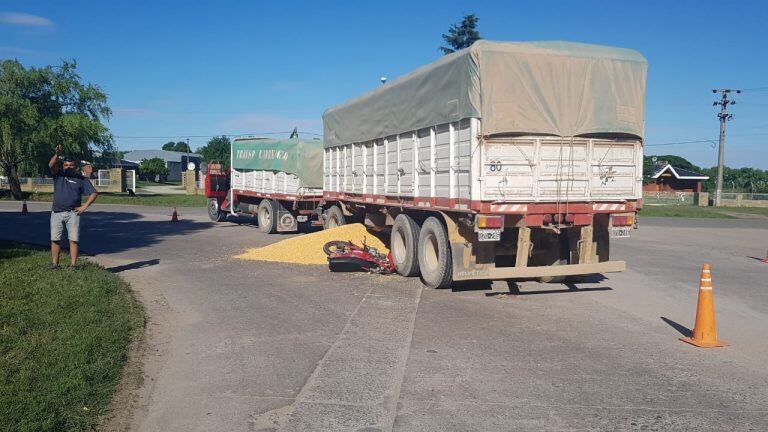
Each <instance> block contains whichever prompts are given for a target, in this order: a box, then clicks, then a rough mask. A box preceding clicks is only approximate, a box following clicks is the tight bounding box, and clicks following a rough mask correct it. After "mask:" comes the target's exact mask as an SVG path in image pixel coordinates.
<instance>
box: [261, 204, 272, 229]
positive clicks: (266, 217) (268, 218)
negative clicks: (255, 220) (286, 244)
mask: <svg viewBox="0 0 768 432" xmlns="http://www.w3.org/2000/svg"><path fill="white" fill-rule="evenodd" d="M259 220H260V221H261V222H262V223H263V224H264V226H265V227H267V226H269V225H270V223H271V222H272V215H271V214H270V212H269V209H268V208H267V207H266V206H265V207H262V208H261V211H260V212H259Z"/></svg>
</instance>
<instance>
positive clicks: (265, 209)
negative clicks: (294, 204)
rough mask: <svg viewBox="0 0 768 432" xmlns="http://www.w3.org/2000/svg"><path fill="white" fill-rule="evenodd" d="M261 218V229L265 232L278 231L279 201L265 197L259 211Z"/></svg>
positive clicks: (258, 216)
mask: <svg viewBox="0 0 768 432" xmlns="http://www.w3.org/2000/svg"><path fill="white" fill-rule="evenodd" d="M257 218H258V220H259V229H260V230H261V232H263V233H265V234H274V233H276V232H277V202H275V201H272V200H270V199H263V200H261V202H260V203H259V209H258V212H257Z"/></svg>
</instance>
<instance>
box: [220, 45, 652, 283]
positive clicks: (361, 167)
mask: <svg viewBox="0 0 768 432" xmlns="http://www.w3.org/2000/svg"><path fill="white" fill-rule="evenodd" d="M646 72H647V63H646V61H645V59H644V58H643V57H642V56H641V55H640V54H639V53H637V52H635V51H632V50H628V49H621V48H613V47H604V46H596V45H586V44H578V43H569V42H527V43H513V42H491V41H479V42H476V43H475V44H473V45H472V46H471V47H470V48H467V49H464V50H461V51H458V52H456V53H453V54H449V55H447V56H445V57H443V58H441V59H440V60H438V61H436V62H434V63H432V64H429V65H426V66H424V67H421V68H419V69H417V70H415V71H414V72H412V73H410V74H408V75H406V76H404V77H401V78H399V79H397V80H395V81H393V82H391V83H387V84H385V85H382V86H381V87H379V88H377V89H376V90H374V91H371V92H369V93H367V94H364V95H362V96H360V97H358V98H356V99H353V100H350V101H348V102H345V103H343V104H341V105H339V106H336V107H333V108H330V109H328V110H326V111H325V113H324V114H323V128H324V131H323V132H324V133H323V141H322V147H323V149H322V153H323V154H322V158H321V159H322V168H321V180H320V183H319V186H318V187H319V188H318V189H313V193H315V194H320V195H312V196H311V198H308V199H303V198H301V197H298V196H296V199H295V200H294V201H292V202H293V204H290V205H286V204H281V205H280V206H279V210H281V211H288V212H290V211H293V214H294V217H298V215H299V214H300V213H298V211H297V210H296V209H300V208H302V207H301V205H302V204H300V203H304V211H305V212H306V215H307V216H308V221H309V222H310V223H312V222H313V221H314V223H316V224H322V225H323V226H325V227H327V228H328V227H334V226H338V225H343V224H345V223H350V222H363V223H365V224H366V225H367V226H369V227H370V228H372V229H376V230H386V231H389V233H390V239H391V251H392V257H393V260H394V262H395V267H396V269H397V272H398V273H400V274H401V275H404V276H416V275H419V276H420V277H421V279H422V281H423V282H424V283H425V284H426V285H428V286H430V287H447V286H449V285H451V284H452V283H453V282H457V281H464V280H477V279H486V280H497V279H517V278H524V279H528V278H540V279H543V280H558V279H562V278H565V277H568V276H578V275H586V274H594V273H607V272H616V271H622V270H624V269H625V263H624V262H623V261H612V260H610V238H612V237H628V236H629V235H630V232H631V229H633V228H636V227H637V217H636V216H637V211H638V210H639V209H640V208H641V206H642V157H643V125H644V121H643V115H644V99H645V83H646ZM237 142H238V141H237V140H236V141H235V142H234V143H233V153H234V152H236V151H237V150H236V145H237V144H236V143H237ZM232 166H233V167H234V168H233V171H232V176H231V177H232V183H233V187H232V188H231V189H230V191H229V194H230V195H229V197H230V198H229V199H230V200H231V201H233V202H234V203H235V204H236V205H235V206H234V207H233V206H230V207H229V208H230V209H235V208H242V204H239V203H241V202H242V199H241V197H242V196H243V195H242V193H241V192H238V191H242V190H243V189H242V188H236V187H235V183H236V181H235V178H237V177H238V175H240V174H237V170H238V168H237V166H236V164H233V165H232ZM237 184H240V183H237ZM254 198H256V200H263V199H265V196H264V195H259V196H254ZM266 198H268V197H266ZM288 202H289V203H290V201H288ZM249 203H250V204H251V205H257V206H259V205H260V204H255V201H249ZM289 207H291V208H293V209H294V210H291V208H289Z"/></svg>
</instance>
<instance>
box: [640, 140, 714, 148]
mask: <svg viewBox="0 0 768 432" xmlns="http://www.w3.org/2000/svg"><path fill="white" fill-rule="evenodd" d="M697 143H712V144H714V143H715V140H694V141H677V142H668V143H660V144H646V145H645V147H661V146H672V145H681V144H697Z"/></svg>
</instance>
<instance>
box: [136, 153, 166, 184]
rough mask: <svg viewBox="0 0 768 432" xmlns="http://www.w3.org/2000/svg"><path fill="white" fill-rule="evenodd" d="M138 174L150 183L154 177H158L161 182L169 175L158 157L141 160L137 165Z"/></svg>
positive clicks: (163, 162) (162, 161)
mask: <svg viewBox="0 0 768 432" xmlns="http://www.w3.org/2000/svg"><path fill="white" fill-rule="evenodd" d="M139 172H140V177H141V178H143V179H145V180H150V181H152V180H154V179H155V177H159V179H160V181H163V180H164V179H165V178H166V177H168V174H169V170H168V167H166V166H165V161H164V160H162V159H161V158H159V157H154V158H152V159H142V160H141V163H139Z"/></svg>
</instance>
